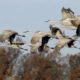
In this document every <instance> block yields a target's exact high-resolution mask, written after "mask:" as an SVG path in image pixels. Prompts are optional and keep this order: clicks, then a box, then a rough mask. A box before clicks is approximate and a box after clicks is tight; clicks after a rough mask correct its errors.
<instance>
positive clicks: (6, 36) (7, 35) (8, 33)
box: [0, 30, 25, 44]
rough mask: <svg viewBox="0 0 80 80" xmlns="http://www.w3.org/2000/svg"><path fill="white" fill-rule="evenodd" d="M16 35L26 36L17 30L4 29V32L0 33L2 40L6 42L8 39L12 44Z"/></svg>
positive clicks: (0, 39)
mask: <svg viewBox="0 0 80 80" xmlns="http://www.w3.org/2000/svg"><path fill="white" fill-rule="evenodd" d="M16 35H18V36H22V37H25V36H24V35H19V34H18V32H16V31H13V30H4V31H3V33H2V34H0V41H1V42H4V41H5V40H8V41H9V42H10V44H12V42H13V40H14V38H15V36H16Z"/></svg>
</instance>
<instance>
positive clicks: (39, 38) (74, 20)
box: [0, 7, 80, 53]
mask: <svg viewBox="0 0 80 80" xmlns="http://www.w3.org/2000/svg"><path fill="white" fill-rule="evenodd" d="M61 12H62V19H61V20H59V21H54V20H53V21H52V20H48V21H46V22H49V23H50V26H49V28H50V30H49V31H48V32H40V31H37V32H35V33H34V34H32V35H33V36H32V38H31V41H30V43H31V45H30V47H31V52H40V53H42V52H46V53H47V52H48V51H49V50H50V49H56V50H57V51H60V49H62V48H63V47H64V46H65V45H67V46H68V47H69V48H71V47H74V48H77V47H76V46H75V45H74V44H75V41H76V40H77V39H78V37H80V16H77V15H75V13H74V11H72V10H71V9H70V8H64V7H63V8H62V10H61ZM56 23H60V24H61V25H63V26H64V28H66V29H67V28H69V29H76V33H75V36H72V37H69V36H66V35H65V34H64V31H61V29H60V28H59V27H56V26H54V25H55V24H56ZM24 33H28V31H25V32H24ZM16 36H21V37H26V36H25V35H20V34H19V33H18V32H15V31H13V30H5V31H3V33H2V34H0V42H5V41H6V40H7V41H8V42H9V44H10V45H16V46H17V47H19V48H21V47H20V46H21V45H25V44H26V43H24V42H20V41H15V42H14V39H15V37H16ZM51 39H57V40H59V42H58V43H57V44H56V46H55V47H54V48H50V47H49V46H48V42H49V40H51ZM77 41H78V40H77ZM26 45H27V44H26ZM21 49H23V48H21ZM24 50H25V49H24ZM26 50H27V49H26Z"/></svg>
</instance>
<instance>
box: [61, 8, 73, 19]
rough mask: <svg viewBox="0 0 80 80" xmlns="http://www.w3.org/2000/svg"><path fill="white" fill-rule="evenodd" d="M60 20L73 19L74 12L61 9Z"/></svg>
mask: <svg viewBox="0 0 80 80" xmlns="http://www.w3.org/2000/svg"><path fill="white" fill-rule="evenodd" d="M61 12H62V19H67V18H73V17H74V12H73V11H72V10H71V9H70V8H67V9H66V8H64V7H62V10H61Z"/></svg>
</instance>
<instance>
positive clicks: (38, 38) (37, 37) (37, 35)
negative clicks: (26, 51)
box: [31, 32, 52, 52]
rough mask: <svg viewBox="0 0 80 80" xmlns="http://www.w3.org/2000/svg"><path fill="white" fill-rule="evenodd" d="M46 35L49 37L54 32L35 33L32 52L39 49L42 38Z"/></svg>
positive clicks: (32, 40)
mask: <svg viewBox="0 0 80 80" xmlns="http://www.w3.org/2000/svg"><path fill="white" fill-rule="evenodd" d="M46 35H47V38H49V37H51V35H52V34H51V32H37V33H34V34H33V36H32V38H31V52H34V51H36V50H38V48H39V46H40V45H42V38H43V37H45V36H46ZM48 36H49V37H48Z"/></svg>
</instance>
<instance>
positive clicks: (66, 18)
mask: <svg viewBox="0 0 80 80" xmlns="http://www.w3.org/2000/svg"><path fill="white" fill-rule="evenodd" d="M61 13H62V19H61V20H58V21H55V20H48V21H46V22H48V23H49V24H50V25H51V26H54V24H61V25H63V26H64V28H69V29H76V28H77V26H75V25H77V24H78V23H79V22H80V16H76V15H74V12H73V11H72V10H71V9H70V8H67V9H66V8H64V7H63V8H62V10H61Z"/></svg>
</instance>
